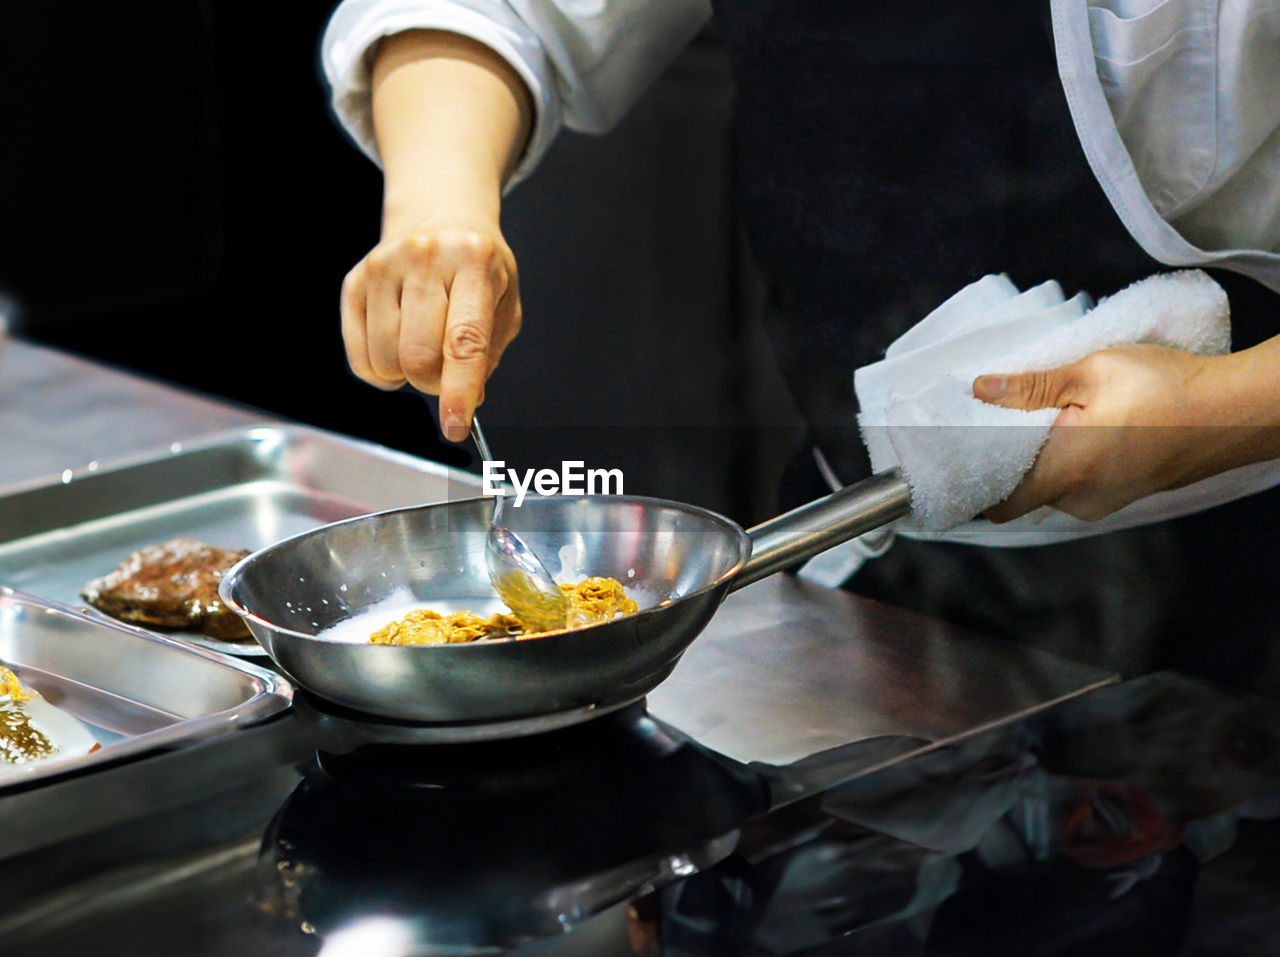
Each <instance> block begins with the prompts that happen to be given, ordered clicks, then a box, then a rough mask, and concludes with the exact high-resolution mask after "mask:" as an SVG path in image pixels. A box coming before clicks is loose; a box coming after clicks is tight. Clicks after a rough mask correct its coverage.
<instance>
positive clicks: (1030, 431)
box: [854, 270, 1280, 545]
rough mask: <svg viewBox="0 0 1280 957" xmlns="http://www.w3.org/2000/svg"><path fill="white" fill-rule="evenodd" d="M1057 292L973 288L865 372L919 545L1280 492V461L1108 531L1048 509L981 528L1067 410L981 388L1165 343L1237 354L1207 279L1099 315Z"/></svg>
mask: <svg viewBox="0 0 1280 957" xmlns="http://www.w3.org/2000/svg"><path fill="white" fill-rule="evenodd" d="M1090 305H1091V304H1090V301H1089V299H1088V298H1087V297H1086V296H1083V295H1078V296H1076V297H1074V298H1072V299H1065V298H1064V296H1063V293H1062V290H1061V288H1060V287H1059V286H1058V284H1057V283H1045V284H1044V285H1041V286H1037V287H1035V288H1034V289H1031V290H1028V291H1026V292H1022V293H1020V292H1019V291H1018V290H1017V288H1016V287H1015V286H1014V285H1013V283H1011V282H1010V281H1009V280H1008V278H1007V277H1005V276H987V277H985V278H983V279H981V280H979V281H978V282H975V283H973V284H972V285H970V286H967V287H966V288H965V289H962V290H961V291H960V292H958V293H957V294H956V295H955V296H953V297H952V298H951V299H949V300H947V302H945V303H943V304H942V305H941V306H939V307H938V308H937V309H936V310H934V312H932V313H930V314H929V315H928V316H927V317H925V318H924V319H923V320H921V321H920V322H919V323H918V324H917V325H916V326H914V327H913V328H912V329H910V330H908V331H907V333H906V334H904V335H903V336H902V337H901V338H899V339H898V340H897V341H896V342H895V343H894V344H893V345H892V346H890V347H889V349H888V350H887V351H886V354H885V359H884V360H883V361H881V362H877V363H874V364H872V365H869V366H867V367H865V368H862V369H859V370H858V371H857V372H856V373H855V375H854V388H855V390H856V392H857V396H858V403H859V407H860V409H861V413H860V414H859V417H858V421H859V425H860V427H861V429H862V434H863V438H864V440H865V442H866V445H867V449H868V451H869V452H870V455H871V463H872V466H873V467H874V468H875V469H876V470H877V471H880V470H883V469H887V468H892V467H895V466H897V467H900V468H901V469H902V471H903V473H904V475H905V476H906V478H907V481H908V483H909V485H910V486H911V501H912V513H911V515H910V516H909V517H908V518H907V519H904V520H903V521H901V522H899V523H898V526H897V530H898V531H899V532H901V533H903V534H907V535H909V536H912V537H919V538H947V539H951V540H956V541H968V542H974V543H982V544H993V545H1030V544H1043V543H1046V542H1052V541H1061V540H1063V539H1064V538H1075V537H1081V536H1084V535H1091V534H1097V533H1098V532H1104V531H1110V530H1113V529H1116V528H1124V527H1129V526H1132V525H1137V524H1143V523H1146V522H1151V521H1159V520H1162V519H1165V518H1171V517H1174V516H1176V515H1181V514H1186V513H1188V512H1191V511H1196V510H1199V509H1202V508H1207V507H1209V506H1211V505H1216V504H1219V503H1221V502H1224V501H1228V500H1229V499H1232V498H1237V497H1239V496H1241V495H1245V494H1249V493H1251V492H1255V491H1259V490H1260V489H1262V488H1266V487H1270V486H1271V485H1274V484H1277V483H1280V461H1277V462H1270V463H1262V464H1261V465H1259V466H1248V467H1246V468H1244V469H1236V470H1234V471H1233V472H1229V473H1224V474H1223V475H1220V476H1214V477H1212V478H1210V479H1206V480H1204V481H1203V482H1198V483H1196V484H1195V485H1191V486H1188V487H1187V488H1184V489H1178V490H1175V491H1172V492H1163V493H1160V494H1159V495H1155V496H1151V497H1149V498H1147V499H1143V500H1141V501H1139V502H1135V503H1134V504H1133V505H1130V506H1128V507H1126V508H1124V509H1121V510H1120V511H1118V512H1116V513H1115V514H1114V515H1112V516H1110V517H1108V518H1107V519H1104V520H1102V521H1100V522H1082V521H1079V520H1077V519H1073V518H1071V517H1070V516H1067V515H1065V514H1063V513H1061V512H1057V511H1055V510H1052V509H1047V508H1045V509H1040V510H1038V511H1037V512H1035V513H1033V514H1032V515H1029V516H1024V517H1023V518H1021V519H1018V520H1017V521H1014V522H1010V523H1007V524H1005V525H999V526H996V525H992V524H991V523H989V522H986V521H983V520H980V519H979V520H976V521H970V520H971V519H974V517H975V516H977V515H979V514H981V513H982V512H983V511H984V510H986V509H987V508H990V507H991V506H993V505H995V504H997V503H999V502H1001V501H1003V500H1004V499H1005V498H1007V497H1008V496H1009V494H1010V493H1011V492H1012V491H1013V490H1014V488H1015V487H1016V486H1017V484H1018V482H1019V481H1021V479H1022V476H1023V475H1025V474H1026V472H1027V471H1028V470H1029V469H1030V468H1031V466H1032V465H1033V464H1034V463H1035V459H1036V455H1037V454H1038V453H1039V451H1040V448H1041V446H1042V445H1043V444H1044V442H1045V440H1046V439H1047V438H1048V435H1049V429H1050V427H1051V426H1052V425H1053V422H1054V420H1055V419H1056V418H1057V416H1058V414H1059V410H1057V409H1042V410H1038V411H1034V412H1023V411H1020V410H1018V409H1005V408H1001V407H999V406H994V405H989V404H987V403H985V402H982V401H980V400H978V399H976V398H974V396H973V389H972V385H973V380H974V379H975V378H976V377H977V376H979V375H983V374H987V373H1016V372H1031V371H1037V370H1042V369H1051V368H1055V367H1057V366H1061V365H1067V364H1069V363H1071V362H1075V361H1076V360H1078V359H1081V358H1083V357H1084V356H1086V355H1088V354H1089V353H1091V352H1096V351H1098V350H1100V349H1107V348H1111V347H1114V346H1119V345H1125V344H1129V343H1139V342H1144V343H1157V344H1160V345H1166V346H1171V347H1173V348H1176V349H1182V350H1185V351H1189V352H1196V353H1200V354H1205V355H1216V354H1221V353H1225V352H1227V351H1229V349H1230V318H1229V311H1228V305H1227V297H1226V294H1225V293H1224V292H1223V290H1222V288H1221V287H1220V286H1218V284H1217V283H1216V282H1214V281H1213V280H1212V279H1211V278H1209V276H1208V275H1206V274H1205V273H1203V272H1200V271H1199V270H1188V271H1183V272H1175V273H1168V274H1162V275H1157V276H1152V277H1151V278H1149V279H1145V280H1143V281H1142V282H1139V283H1135V284H1134V285H1132V286H1130V287H1128V288H1127V289H1124V290H1122V291H1120V292H1118V293H1116V294H1115V295H1113V296H1111V297H1110V298H1107V299H1104V300H1103V301H1102V302H1100V303H1099V304H1098V305H1097V306H1096V307H1094V308H1090Z"/></svg>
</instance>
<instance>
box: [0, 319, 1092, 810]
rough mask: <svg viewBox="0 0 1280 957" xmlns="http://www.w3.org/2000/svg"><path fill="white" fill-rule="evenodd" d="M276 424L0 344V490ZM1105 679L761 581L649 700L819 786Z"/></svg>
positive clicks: (880, 608)
mask: <svg viewBox="0 0 1280 957" xmlns="http://www.w3.org/2000/svg"><path fill="white" fill-rule="evenodd" d="M277 421H278V420H275V419H271V418H270V417H268V416H265V415H262V414H260V413H256V412H254V411H251V410H247V409H243V408H238V407H236V406H234V405H232V404H229V403H226V402H223V401H219V400H217V399H213V398H210V397H207V396H202V395H198V394H194V393H191V392H186V391H182V390H180V389H177V388H174V387H171V386H167V385H164V384H162V383H158V382H155V381H150V380H146V379H143V378H141V377H139V376H136V375H131V374H129V373H126V372H122V371H118V370H115V369H111V368H108V367H106V366H103V365H99V364H97V363H94V362H89V361H86V360H83V359H79V358H74V357H72V356H68V355H66V354H64V353H61V352H57V351H55V350H51V349H48V348H43V347H40V346H36V345H33V344H30V343H24V342H21V341H10V342H9V343H8V344H7V346H6V347H5V348H4V349H3V351H0V448H4V449H6V450H15V451H16V454H12V453H11V454H8V455H5V456H0V486H4V487H8V486H12V485H14V484H22V483H26V482H30V481H34V480H38V479H47V478H48V477H49V476H51V475H57V474H58V473H59V472H61V471H62V470H64V469H78V468H83V467H85V466H86V465H87V464H88V463H90V462H92V461H94V460H96V459H101V460H108V459H113V458H121V457H124V456H128V455H130V454H132V453H135V452H140V451H143V450H154V449H155V448H157V447H163V445H164V444H165V443H171V442H181V441H183V440H189V439H192V438H195V437H197V436H202V435H208V434H210V433H214V432H218V431H220V430H223V429H226V428H229V427H235V426H243V425H251V424H269V423H273V422H277ZM1115 679H1116V676H1115V675H1113V674H1110V673H1108V672H1105V671H1102V670H1100V669H1097V668H1092V667H1088V666H1084V665H1079V664H1075V663H1072V662H1068V661H1064V660H1062V659H1060V658H1056V657H1054V656H1052V655H1048V654H1044V653H1042V652H1037V651H1034V650H1032V649H1029V648H1024V647H1019V646H1015V645H1012V644H1008V643H1005V642H997V641H994V640H991V639H987V638H984V637H982V636H978V635H973V634H970V633H966V632H963V631H962V630H960V629H956V628H953V627H950V626H947V625H944V624H942V623H940V622H936V621H933V620H931V619H928V618H926V617H923V616H920V615H916V614H913V613H908V612H905V611H901V610H899V609H895V608H890V607H887V606H884V605H880V604H877V603H875V602H871V601H867V600H865V599H861V598H858V597H857V596H854V595H852V594H849V593H846V592H842V591H836V590H831V589H826V588H821V587H818V586H814V585H810V584H807V583H804V582H801V581H797V580H795V579H793V578H791V577H789V576H773V577H771V578H768V579H765V580H763V581H761V582H758V583H756V584H754V585H751V586H748V587H747V588H744V589H743V590H742V591H740V592H737V593H735V594H733V595H731V596H730V597H729V599H728V600H727V601H726V603H725V604H724V606H723V607H722V608H721V609H720V611H719V612H718V613H717V615H716V617H715V618H714V620H713V621H712V622H711V624H710V626H709V627H708V628H707V629H706V630H705V631H704V632H703V634H702V635H701V636H700V637H699V638H698V639H697V640H696V641H695V642H694V643H693V646H692V648H691V649H690V650H689V652H688V653H687V654H686V656H685V658H684V659H683V661H682V662H681V663H680V665H679V666H678V667H677V669H676V671H675V673H674V674H673V675H672V676H671V677H670V678H669V679H668V680H667V681H666V682H664V683H663V684H662V685H661V686H659V687H658V688H657V689H656V690H655V691H654V692H653V693H652V694H651V695H650V696H649V699H648V700H649V709H650V712H651V713H652V714H653V715H655V716H656V717H658V718H659V719H660V720H662V721H665V722H666V723H668V724H670V725H672V726H674V727H676V728H679V729H680V730H681V731H683V732H685V733H687V734H689V735H691V736H692V737H694V738H695V739H696V740H698V741H700V742H701V743H703V744H705V745H707V746H708V747H711V748H712V749H714V750H717V751H719V752H721V753H723V754H725V755H726V756H728V757H731V758H734V759H735V760H739V761H743V762H753V761H754V762H759V763H762V764H766V765H770V766H780V765H789V764H792V763H793V762H797V761H804V762H807V764H808V765H809V766H811V767H817V768H818V770H817V771H816V772H815V774H816V777H815V778H813V780H812V784H813V785H814V786H821V785H822V784H825V783H830V782H831V780H833V779H838V778H839V777H841V776H845V775H847V774H848V773H851V772H853V771H855V770H856V768H857V767H862V766H870V765H872V764H874V763H876V762H877V761H878V760H880V759H882V758H883V759H890V758H893V759H896V758H897V757H900V756H901V755H902V754H905V753H910V752H912V751H918V750H919V749H920V748H921V747H925V746H929V745H930V744H936V743H938V742H942V741H947V740H951V739H954V738H956V737H959V736H963V735H965V734H967V733H969V732H972V731H974V730H976V729H978V728H981V727H984V726H989V725H991V724H993V723H998V722H1001V721H1006V720H1012V719H1015V718H1017V717H1019V716H1021V715H1024V714H1026V713H1028V712H1030V711H1034V710H1036V709H1038V708H1040V707H1043V706H1045V705H1048V704H1050V703H1053V702H1055V701H1058V700H1061V699H1063V698H1065V697H1070V696H1072V695H1075V694H1079V693H1081V692H1084V691H1087V690H1089V689H1092V688H1096V687H1098V686H1100V685H1102V684H1105V683H1109V682H1111V681H1114V680H1115ZM868 742H870V744H869V745H867V743H868ZM859 745H867V746H864V747H858V746H859ZM854 752H856V753H854Z"/></svg>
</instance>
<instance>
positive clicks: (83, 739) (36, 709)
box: [0, 665, 98, 774]
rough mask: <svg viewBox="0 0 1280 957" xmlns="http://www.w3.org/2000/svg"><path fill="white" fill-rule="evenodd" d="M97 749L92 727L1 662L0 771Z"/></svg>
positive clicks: (13, 769)
mask: <svg viewBox="0 0 1280 957" xmlns="http://www.w3.org/2000/svg"><path fill="white" fill-rule="evenodd" d="M97 749H98V743H97V742H96V741H95V740H94V739H93V736H92V735H91V734H90V733H89V730H88V728H86V727H85V726H84V725H83V724H81V723H80V722H79V721H78V720H76V719H75V718H74V717H72V716H71V715H69V714H66V713H65V712H62V711H59V710H58V709H57V708H55V707H54V706H53V705H51V704H49V703H48V702H47V701H45V700H44V699H43V698H41V697H40V694H39V692H37V691H36V690H34V689H32V688H24V687H22V684H21V683H20V682H19V681H18V676H17V675H16V674H14V673H13V672H12V671H10V670H9V669H8V668H6V667H5V666H4V665H0V774H4V773H5V772H8V771H17V770H22V769H25V768H29V767H31V766H32V765H35V764H39V763H40V762H42V761H48V760H50V759H52V758H58V757H67V756H73V755H80V754H88V753H89V752H90V751H96V750H97Z"/></svg>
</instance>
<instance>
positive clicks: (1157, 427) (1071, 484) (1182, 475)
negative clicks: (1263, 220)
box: [973, 345, 1233, 522]
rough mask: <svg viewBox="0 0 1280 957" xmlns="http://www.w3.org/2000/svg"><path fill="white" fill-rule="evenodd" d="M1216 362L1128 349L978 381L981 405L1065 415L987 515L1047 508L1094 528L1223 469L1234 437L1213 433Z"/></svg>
mask: <svg viewBox="0 0 1280 957" xmlns="http://www.w3.org/2000/svg"><path fill="white" fill-rule="evenodd" d="M1222 362H1223V359H1222V358H1215V357H1208V356H1199V355H1193V354H1191V353H1187V352H1179V351H1177V350H1175V349H1169V348H1165V347H1163V346H1154V345H1133V346H1121V347H1119V348H1115V349H1106V350H1103V351H1101V352H1095V353H1093V354H1091V355H1088V356H1086V357H1085V358H1083V359H1081V360H1080V361H1079V362H1074V363H1072V364H1071V365H1068V366H1062V367H1060V368H1057V369H1049V370H1047V371H1044V372H1027V373H1022V374H1018V375H984V376H979V377H978V378H977V379H975V380H974V383H973V394H974V396H975V397H977V398H979V399H981V400H983V401H984V402H989V403H992V404H993V405H1000V406H1004V407H1006V408H1011V409H1024V410H1032V409H1049V408H1058V409H1061V410H1062V413H1061V414H1060V415H1059V416H1058V418H1057V420H1056V421H1055V422H1054V424H1053V429H1052V430H1051V431H1050V433H1049V438H1048V441H1047V442H1046V443H1045V445H1044V447H1043V448H1042V449H1041V450H1040V455H1039V457H1038V458H1037V459H1036V463H1035V466H1034V467H1033V468H1032V469H1031V471H1030V472H1028V473H1027V474H1026V475H1025V476H1023V479H1022V482H1021V483H1020V484H1019V485H1018V487H1017V488H1016V489H1014V491H1013V494H1012V495H1010V496H1009V498H1008V499H1006V500H1005V501H1004V502H1001V503H1000V504H999V505H997V506H995V507H994V508H991V509H989V510H988V511H987V512H985V513H984V517H985V518H987V519H989V520H990V521H993V522H1007V521H1010V520H1012V519H1015V518H1018V517H1019V516H1021V515H1025V514H1027V513H1028V512H1031V511H1033V510H1034V509H1037V508H1039V507H1040V506H1042V505H1051V506H1052V507H1054V508H1056V509H1058V510H1059V511H1062V512H1066V513H1067V514H1068V515H1073V516H1075V517H1076V518H1079V519H1083V520H1086V521H1094V520H1097V519H1100V518H1103V517H1105V516H1107V515H1110V514H1111V513H1112V512H1114V511H1116V510H1117V509H1119V508H1122V507H1123V506H1125V505H1128V504H1129V503H1130V502H1133V501H1136V500H1137V499H1140V498H1142V497H1144V496H1147V495H1150V494H1152V493H1154V492H1160V491H1164V490H1166V489H1173V488H1179V487H1181V486H1183V485H1188V484H1190V483H1192V482H1195V481H1198V480H1199V479H1202V478H1205V477H1207V476H1209V475H1212V474H1214V473H1215V472H1218V471H1222V469H1223V467H1224V466H1223V462H1224V461H1225V460H1229V459H1230V458H1231V456H1230V451H1231V450H1230V449H1229V448H1223V447H1222V446H1223V444H1224V443H1227V444H1228V445H1229V444H1230V442H1231V437H1230V433H1231V432H1232V431H1233V430H1231V429H1220V428H1215V424H1216V423H1217V422H1220V421H1221V415H1220V412H1221V405H1222V394H1221V393H1219V391H1218V386H1219V384H1220V383H1219V381H1218V380H1219V379H1220V366H1221V364H1222ZM1228 464H1229V463H1228Z"/></svg>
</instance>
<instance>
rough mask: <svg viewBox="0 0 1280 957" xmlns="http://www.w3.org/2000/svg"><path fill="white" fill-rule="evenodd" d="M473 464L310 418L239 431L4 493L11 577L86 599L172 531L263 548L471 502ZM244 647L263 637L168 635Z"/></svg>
mask: <svg viewBox="0 0 1280 957" xmlns="http://www.w3.org/2000/svg"><path fill="white" fill-rule="evenodd" d="M478 489H479V479H478V478H477V477H476V476H474V475H471V474H470V473H468V472H463V471H460V470H457V469H451V468H448V467H446V466H443V465H438V464H436V463H434V462H428V461H425V460H423V459H418V458H414V457H413V456H410V455H405V454H403V453H400V452H395V451H392V450H391V449H387V448H385V447H383V446H379V445H374V444H371V443H368V442H362V441H358V440H355V439H350V438H347V437H345V436H340V435H336V434H334V433H330V432H325V431H322V430H319V429H313V428H309V427H306V426H296V425H280V426H270V427H257V428H248V429H237V430H232V431H229V432H224V433H218V434H215V435H212V436H208V437H204V438H201V439H198V440H196V441H192V442H184V443H180V444H177V443H175V444H174V445H173V446H170V447H168V448H166V449H162V450H157V451H156V452H154V453H152V454H148V455H142V456H136V457H133V458H130V459H128V460H125V461H121V462H116V463H107V464H104V465H101V466H99V465H98V464H97V463H94V464H93V465H91V466H86V467H85V468H82V469H68V470H67V471H65V472H63V473H62V474H61V475H59V476H54V477H52V478H50V479H48V480H45V481H41V482H34V483H29V484H26V485H22V486H17V487H14V488H10V489H7V490H0V583H2V584H6V585H10V586H12V587H15V588H20V589H22V590H23V591H26V592H29V593H30V594H33V595H36V596H39V597H41V598H46V599H49V600H51V601H54V602H61V603H65V604H70V605H75V606H82V605H83V602H82V600H81V598H80V589H81V588H82V587H84V585H85V583H86V582H88V581H90V580H91V579H94V578H97V577H99V576H100V575H104V574H106V573H107V572H109V571H111V570H112V569H113V568H115V567H116V566H117V565H119V564H120V562H121V561H123V560H124V558H125V556H126V555H128V554H129V553H130V552H132V551H135V550H137V549H139V548H142V547H144V546H146V545H151V544H155V543H158V542H163V541H166V540H168V539H171V538H178V537H184V538H195V539H199V540H201V541H205V542H208V543H209V544H211V545H216V546H219V547H221V548H229V549H243V548H247V549H250V550H255V551H256V550H257V549H259V548H264V547H266V546H267V545H270V544H272V543H274V542H276V541H279V540H280V539H282V538H286V537H288V536H290V535H294V534H296V533H298V532H302V531H306V530H307V529H309V528H313V527H315V526H317V525H323V524H325V523H327V522H333V521H337V520H339V519H344V518H351V517H352V516H355V515H361V514H364V513H366V512H371V511H379V510H382V509H387V508H395V507H398V506H403V505H417V504H423V503H428V502H439V501H447V500H449V499H452V498H470V497H473V496H475V495H476V494H478ZM164 633H165V634H170V635H172V636H173V637H177V638H180V639H182V640H184V641H189V642H191V643H192V644H197V645H200V646H203V647H206V648H211V649H213V650H216V651H222V652H226V653H230V654H235V655H263V654H265V652H263V650H262V649H261V647H259V646H258V644H257V643H256V642H252V641H250V642H247V643H239V642H229V641H220V640H218V639H215V638H208V637H206V636H204V635H200V634H196V633H193V632H164Z"/></svg>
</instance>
